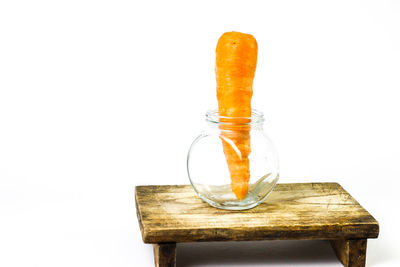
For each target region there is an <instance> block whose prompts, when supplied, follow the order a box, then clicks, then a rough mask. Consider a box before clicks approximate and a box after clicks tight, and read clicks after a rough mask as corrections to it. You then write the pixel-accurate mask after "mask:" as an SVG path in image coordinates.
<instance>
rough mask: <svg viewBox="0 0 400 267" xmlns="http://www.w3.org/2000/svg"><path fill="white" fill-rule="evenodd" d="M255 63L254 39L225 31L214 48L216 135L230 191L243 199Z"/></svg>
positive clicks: (246, 185)
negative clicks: (220, 145)
mask: <svg viewBox="0 0 400 267" xmlns="http://www.w3.org/2000/svg"><path fill="white" fill-rule="evenodd" d="M256 65H257V41H256V39H255V38H254V37H253V36H252V35H250V34H244V33H240V32H226V33H224V34H223V35H222V36H221V37H220V39H219V40H218V44H217V49H216V67H215V73H216V78H217V99H218V112H219V116H223V117H225V118H221V119H220V121H221V122H222V123H221V125H220V130H221V133H220V139H221V140H222V145H223V151H224V154H225V158H226V161H227V164H228V169H229V172H230V176H231V187H232V191H233V192H234V194H235V195H236V197H237V199H239V200H241V199H244V198H245V197H246V195H247V192H248V185H249V180H250V170H249V158H248V156H249V154H250V152H251V151H250V126H249V125H247V124H245V123H246V122H249V121H248V119H247V120H246V119H243V118H249V117H251V97H252V95H253V79H254V74H255V70H256Z"/></svg>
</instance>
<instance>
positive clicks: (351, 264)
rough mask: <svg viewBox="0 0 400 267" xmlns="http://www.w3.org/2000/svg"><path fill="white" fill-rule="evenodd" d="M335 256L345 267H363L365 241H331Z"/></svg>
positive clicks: (365, 249)
mask: <svg viewBox="0 0 400 267" xmlns="http://www.w3.org/2000/svg"><path fill="white" fill-rule="evenodd" d="M331 245H332V247H333V249H334V250H335V253H336V256H337V257H338V258H339V260H340V261H341V262H342V263H343V265H344V266H346V267H364V266H365V258H366V253H367V239H348V240H345V239H338V240H331Z"/></svg>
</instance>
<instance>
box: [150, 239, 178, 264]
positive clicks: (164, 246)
mask: <svg viewBox="0 0 400 267" xmlns="http://www.w3.org/2000/svg"><path fill="white" fill-rule="evenodd" d="M153 250H154V264H155V266H156V267H175V266H176V244H175V243H160V244H153Z"/></svg>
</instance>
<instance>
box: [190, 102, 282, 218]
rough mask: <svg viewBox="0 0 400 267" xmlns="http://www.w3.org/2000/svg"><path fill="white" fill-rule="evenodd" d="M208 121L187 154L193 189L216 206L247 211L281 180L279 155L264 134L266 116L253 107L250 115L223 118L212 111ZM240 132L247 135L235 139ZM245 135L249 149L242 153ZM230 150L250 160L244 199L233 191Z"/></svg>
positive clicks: (243, 158) (207, 114) (207, 118)
mask: <svg viewBox="0 0 400 267" xmlns="http://www.w3.org/2000/svg"><path fill="white" fill-rule="evenodd" d="M206 122H207V123H206V129H205V130H204V131H203V132H202V133H201V134H200V135H199V136H198V137H197V138H196V139H195V140H194V141H193V143H192V145H191V147H190V149H189V153H188V156H187V171H188V176H189V180H190V183H191V184H192V186H193V188H194V190H195V191H196V193H197V194H198V195H199V197H200V198H202V199H203V200H204V201H206V202H207V203H209V204H210V205H211V206H214V207H216V208H221V209H227V210H245V209H250V208H253V207H255V206H257V205H258V204H260V203H261V202H262V201H264V199H265V198H266V197H267V196H268V195H269V193H271V192H272V190H273V189H274V187H275V185H276V183H277V181H278V179H279V163H278V155H277V153H276V150H275V148H274V145H273V144H272V142H271V140H270V139H269V138H268V137H267V135H266V134H265V133H264V130H263V123H264V115H263V114H262V113H261V112H259V111H257V110H254V109H252V112H251V117H248V118H235V117H222V116H219V114H218V110H210V111H208V112H207V113H206ZM240 135H242V136H246V137H245V138H242V139H240V138H233V137H235V136H236V137H237V136H240ZM230 136H232V138H230ZM246 138H247V140H248V141H247V143H248V148H247V149H246V153H243V152H244V149H243V148H242V147H243V139H246ZM241 142H242V143H241ZM241 148H242V149H241ZM227 150H229V151H230V153H232V151H233V152H234V153H236V155H235V156H236V157H237V158H238V159H241V160H245V161H247V159H248V171H249V173H250V174H249V175H248V174H247V175H246V176H249V177H243V179H245V180H247V179H248V192H247V195H246V196H245V197H244V198H243V199H238V198H237V196H236V195H235V193H234V192H233V190H232V185H231V183H232V180H231V171H232V170H230V168H229V167H231V169H232V164H231V166H229V164H228V163H227V159H228V158H229V157H231V155H226V152H227ZM224 151H225V153H224ZM243 154H245V155H243ZM246 157H247V158H246ZM246 164H247V163H246Z"/></svg>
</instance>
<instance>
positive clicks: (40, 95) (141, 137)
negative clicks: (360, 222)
mask: <svg viewBox="0 0 400 267" xmlns="http://www.w3.org/2000/svg"><path fill="white" fill-rule="evenodd" d="M232 30H235V31H242V32H246V33H251V34H253V35H254V36H255V37H256V39H257V41H258V45H259V60H258V68H257V72H256V78H255V81H254V97H253V107H254V108H257V109H259V110H261V111H263V112H264V113H265V116H266V118H267V120H266V123H265V130H266V132H267V133H268V134H269V136H270V137H271V139H272V140H273V141H274V143H275V145H276V147H277V149H278V152H279V154H280V162H281V180H280V182H310V181H314V182H319V181H335V182H339V183H340V184H341V185H342V186H343V187H344V188H345V189H346V190H347V191H349V192H350V193H351V194H352V195H353V196H354V197H355V198H356V199H357V200H359V202H360V203H361V204H362V205H363V206H364V207H365V208H366V209H367V210H368V211H369V212H370V213H371V214H373V215H374V216H375V218H376V219H377V220H378V221H379V223H380V228H381V229H380V236H379V238H378V239H376V240H370V241H369V243H368V254H367V265H368V266H400V256H399V255H400V249H399V243H398V241H399V239H400V235H399V233H398V229H399V228H398V225H399V220H400V216H399V207H398V206H399V204H400V197H399V182H398V181H399V180H400V168H399V164H400V152H399V151H400V141H399V137H400V125H399V122H400V119H399V116H400V105H399V102H400V93H399V92H400V76H399V74H400V2H399V1H352V0H345V1H282V0H280V1H232V0H229V1H196V2H194V1H175V0H168V1H89V0H77V1H74V0H70V1H50V0H49V1H18V0H14V1H1V2H0V266H5V267H9V266H10V267H11V266H41V267H42V266H152V265H153V258H152V257H153V256H152V247H151V246H150V245H145V244H143V243H142V240H141V237H140V231H139V228H138V224H137V219H136V214H135V208H134V198H133V193H134V186H135V185H139V184H187V183H188V178H187V175H186V169H185V159H186V153H187V150H188V148H189V145H190V144H191V142H192V140H193V138H194V137H195V136H196V135H197V134H198V133H199V132H200V131H201V130H202V128H203V121H204V113H205V111H206V110H207V109H209V108H215V107H216V106H217V101H216V95H215V75H214V60H215V46H216V43H217V40H218V38H219V36H220V35H221V34H222V33H223V32H225V31H232ZM396 253H397V255H396ZM224 264H227V265H229V266H263V265H274V266H277V265H278V266H296V265H301V266H341V265H340V263H339V262H338V261H337V260H336V259H335V256H334V254H333V252H331V250H330V248H329V246H328V244H327V243H324V242H319V241H317V242H313V241H309V242H304V241H303V242H290V241H289V242H261V243H258V242H257V243H228V244H226V245H221V244H220V243H218V244H210V243H205V244H200V245H195V244H188V245H184V246H179V247H178V266H222V265H224Z"/></svg>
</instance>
